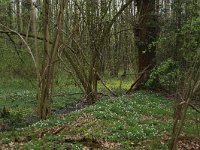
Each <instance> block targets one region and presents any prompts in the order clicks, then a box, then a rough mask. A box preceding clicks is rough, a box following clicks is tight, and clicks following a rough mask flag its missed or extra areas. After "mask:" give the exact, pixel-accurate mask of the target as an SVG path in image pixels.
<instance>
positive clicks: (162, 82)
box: [146, 59, 177, 90]
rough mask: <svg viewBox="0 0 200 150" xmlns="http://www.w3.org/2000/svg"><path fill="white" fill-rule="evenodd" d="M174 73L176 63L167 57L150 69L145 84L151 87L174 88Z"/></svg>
mask: <svg viewBox="0 0 200 150" xmlns="http://www.w3.org/2000/svg"><path fill="white" fill-rule="evenodd" d="M176 74H177V65H176V63H175V62H174V61H173V60H172V59H167V60H166V61H164V62H162V63H161V64H160V65H157V66H156V67H155V68H154V69H153V70H152V71H151V73H150V76H149V79H148V81H147V82H146V86H147V87H149V88H153V89H155V88H156V89H158V88H160V89H167V90H169V89H174V88H175V86H176V82H175V80H176Z"/></svg>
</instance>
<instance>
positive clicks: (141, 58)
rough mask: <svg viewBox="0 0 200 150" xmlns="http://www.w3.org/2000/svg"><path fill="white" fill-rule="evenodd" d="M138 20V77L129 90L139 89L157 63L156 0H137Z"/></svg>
mask: <svg viewBox="0 0 200 150" xmlns="http://www.w3.org/2000/svg"><path fill="white" fill-rule="evenodd" d="M136 6H137V10H138V12H137V15H138V20H137V24H136V25H135V31H134V32H135V43H136V48H137V49H138V76H139V77H138V79H137V80H136V82H134V83H133V84H132V86H131V88H130V89H129V90H128V91H127V93H130V92H131V91H133V90H138V89H140V88H141V85H142V84H143V83H144V82H145V81H146V80H147V79H148V73H149V70H150V69H151V68H152V67H153V66H154V65H155V59H156V45H155V42H156V40H157V38H158V35H159V24H158V18H157V15H156V3H155V0H136Z"/></svg>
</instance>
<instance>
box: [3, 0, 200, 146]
mask: <svg viewBox="0 0 200 150" xmlns="http://www.w3.org/2000/svg"><path fill="white" fill-rule="evenodd" d="M0 20H1V21H0V56H1V63H0V77H1V80H2V86H1V87H2V88H4V87H5V85H6V84H8V81H9V82H10V81H11V82H12V81H13V82H14V81H16V80H18V81H23V82H25V83H26V84H27V85H26V86H27V87H31V88H33V89H34V90H33V91H34V92H35V103H36V105H35V107H34V109H35V111H34V112H35V113H36V114H37V116H38V118H39V119H42V120H44V119H47V118H49V117H50V116H51V115H52V111H53V106H54V103H56V102H55V96H56V95H57V96H66V95H67V94H66V93H68V95H69V93H70V95H75V94H79V95H82V97H81V98H82V100H84V102H86V103H87V104H94V103H96V102H97V101H101V98H102V97H103V98H105V97H120V96H122V95H123V96H127V95H131V94H133V93H135V92H137V91H153V92H156V93H161V95H164V96H165V97H167V98H170V99H173V100H174V107H173V108H174V110H173V112H174V117H173V118H174V122H173V124H174V126H173V129H172V130H173V132H172V138H171V141H172V142H171V145H170V146H169V147H170V149H175V148H176V144H177V142H178V137H179V135H180V133H181V131H182V128H183V125H184V122H185V120H186V115H187V111H188V109H189V108H191V109H193V110H194V111H195V112H196V113H197V114H198V113H199V104H200V103H199V102H200V101H199V100H200V2H199V1H198V0H10V1H9V0H0ZM113 79H114V80H115V81H116V82H111V80H113ZM109 82H111V83H109ZM18 84H19V85H20V82H19V83H18ZM3 85H4V86H3ZM11 85H12V84H11ZM71 85H73V86H74V87H75V89H76V90H74V91H73V92H71V90H70V87H71ZM116 85H117V86H116ZM114 87H117V88H114ZM16 88H17V87H16ZM63 91H64V92H63ZM2 97H3V96H2ZM0 98H1V97H0ZM3 105H4V103H2V112H1V114H2V116H3V115H4V113H6V112H7V111H8V110H7V108H6V107H3ZM198 117H199V116H198ZM198 117H197V126H199V120H198V119H199V118H198ZM195 130H196V131H197V130H199V129H195ZM198 132H199V131H198Z"/></svg>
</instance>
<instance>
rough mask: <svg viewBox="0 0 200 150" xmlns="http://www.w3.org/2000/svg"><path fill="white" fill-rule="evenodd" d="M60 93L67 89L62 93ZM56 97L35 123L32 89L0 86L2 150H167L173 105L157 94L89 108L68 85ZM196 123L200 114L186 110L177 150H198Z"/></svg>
mask: <svg viewBox="0 0 200 150" xmlns="http://www.w3.org/2000/svg"><path fill="white" fill-rule="evenodd" d="M107 83H108V85H109V87H111V86H112V85H114V86H115V87H111V88H113V89H114V91H117V92H118V93H123V90H125V89H127V88H128V87H129V86H130V84H131V82H130V81H128V80H127V81H124V84H120V81H117V80H112V81H111V80H109V81H108V82H107ZM59 85H60V84H59ZM63 87H67V89H66V90H63V91H62V89H63ZM100 87H101V85H100ZM116 87H117V88H116ZM55 91H56V94H55V95H54V104H53V115H52V116H51V117H50V118H49V119H47V120H44V121H38V119H37V117H36V115H35V113H34V110H35V108H36V100H35V90H34V89H33V87H31V86H30V85H29V84H27V81H24V80H10V81H8V80H2V82H1V84H0V110H3V108H4V107H5V108H6V111H7V114H4V115H3V116H2V115H1V117H0V149H2V150H5V149H44V150H45V149H60V150H61V149H74V150H76V149H77V150H78V149H120V150H121V149H142V150H143V149H144V150H146V149H147V150H165V149H166V150H167V149H168V146H169V142H170V139H171V132H172V125H173V101H172V100H169V99H167V98H166V97H164V96H162V95H161V94H157V93H153V92H149V91H148V92H147V91H140V92H136V93H134V94H132V95H128V96H123V95H121V96H119V97H108V96H106V97H102V98H101V99H100V100H99V101H98V102H96V103H95V104H93V105H87V104H86V103H85V102H84V101H83V98H82V97H81V91H80V90H78V87H76V86H75V85H74V84H72V83H70V82H67V83H65V84H64V83H63V85H61V86H57V87H56V89H55ZM103 92H104V91H103ZM74 93H76V94H74ZM199 119H200V116H199V114H196V112H195V111H194V110H192V109H189V111H188V113H187V118H186V123H185V125H184V128H183V132H182V134H181V136H180V138H179V142H178V143H179V145H178V146H179V149H183V150H187V149H188V150H190V149H192V148H193V149H194V150H198V149H200V146H199V145H200V140H199V127H198V126H197V123H196V121H198V120H199Z"/></svg>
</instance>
